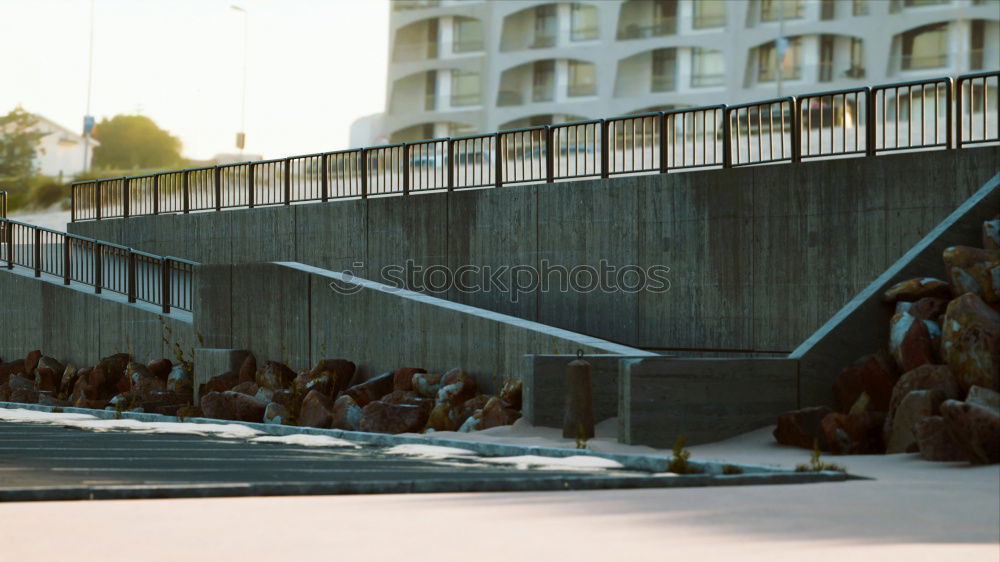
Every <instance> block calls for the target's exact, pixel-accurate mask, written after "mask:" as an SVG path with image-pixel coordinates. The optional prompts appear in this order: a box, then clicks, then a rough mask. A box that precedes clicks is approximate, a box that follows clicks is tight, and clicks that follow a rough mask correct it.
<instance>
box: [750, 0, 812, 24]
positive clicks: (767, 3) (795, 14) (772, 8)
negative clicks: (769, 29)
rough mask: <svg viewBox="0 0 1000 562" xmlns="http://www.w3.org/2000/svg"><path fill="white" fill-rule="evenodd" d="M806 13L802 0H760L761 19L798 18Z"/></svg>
mask: <svg viewBox="0 0 1000 562" xmlns="http://www.w3.org/2000/svg"><path fill="white" fill-rule="evenodd" d="M804 13H805V5H804V4H803V3H802V0H760V20H761V21H779V20H782V19H786V20H793V19H798V18H801V17H802V16H803V14H804Z"/></svg>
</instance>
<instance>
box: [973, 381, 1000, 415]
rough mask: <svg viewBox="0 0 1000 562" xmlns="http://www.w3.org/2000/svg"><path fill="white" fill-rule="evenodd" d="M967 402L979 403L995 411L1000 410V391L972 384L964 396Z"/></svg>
mask: <svg viewBox="0 0 1000 562" xmlns="http://www.w3.org/2000/svg"><path fill="white" fill-rule="evenodd" d="M965 401H966V402H968V403H969V404H979V405H980V406H983V407H986V408H989V409H991V410H994V411H996V412H1000V392H997V391H995V390H990V389H988V388H986V387H982V386H973V387H972V388H970V389H969V394H968V395H967V396H966V397H965Z"/></svg>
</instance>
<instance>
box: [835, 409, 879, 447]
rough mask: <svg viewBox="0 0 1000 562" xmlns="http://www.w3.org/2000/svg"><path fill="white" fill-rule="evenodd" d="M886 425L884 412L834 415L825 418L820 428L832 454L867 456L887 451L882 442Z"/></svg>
mask: <svg viewBox="0 0 1000 562" xmlns="http://www.w3.org/2000/svg"><path fill="white" fill-rule="evenodd" d="M884 423H885V413H884V412H871V411H868V412H862V413H860V414H840V413H832V414H828V415H827V416H826V417H825V418H823V421H821V422H820V428H821V430H822V432H823V437H824V438H825V440H826V442H827V443H828V444H829V446H830V452H833V453H839V454H842V455H865V454H873V453H882V452H884V451H885V445H884V444H883V441H882V426H883V424H884Z"/></svg>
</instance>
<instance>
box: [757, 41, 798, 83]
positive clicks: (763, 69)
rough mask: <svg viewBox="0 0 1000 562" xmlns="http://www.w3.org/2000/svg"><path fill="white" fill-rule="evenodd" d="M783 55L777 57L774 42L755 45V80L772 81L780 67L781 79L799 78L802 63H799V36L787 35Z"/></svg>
mask: <svg viewBox="0 0 1000 562" xmlns="http://www.w3.org/2000/svg"><path fill="white" fill-rule="evenodd" d="M786 40H787V42H788V43H787V48H786V49H785V56H784V57H782V58H781V60H779V59H778V48H777V44H776V42H771V43H768V44H766V45H761V46H760V47H757V81H758V82H774V81H775V80H777V79H778V71H779V68H780V71H781V78H782V79H783V80H796V79H798V78H801V75H802V65H801V64H799V61H800V60H802V58H801V40H800V38H799V37H789V38H787V39H786Z"/></svg>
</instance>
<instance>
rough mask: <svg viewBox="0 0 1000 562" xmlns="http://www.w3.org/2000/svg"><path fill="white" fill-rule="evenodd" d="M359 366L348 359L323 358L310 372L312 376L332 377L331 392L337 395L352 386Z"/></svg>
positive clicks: (332, 394)
mask: <svg viewBox="0 0 1000 562" xmlns="http://www.w3.org/2000/svg"><path fill="white" fill-rule="evenodd" d="M356 371H357V366H356V365H355V364H354V363H352V362H351V361H348V360H347V359H323V360H322V361H320V362H318V363H316V366H315V367H313V368H312V371H310V372H309V374H310V375H312V378H314V379H315V378H318V377H321V376H323V375H327V376H329V377H330V381H331V387H330V391H329V394H330V395H331V396H336V395H337V394H339V393H341V392H343V391H344V390H345V389H347V388H348V387H350V386H351V381H352V380H353V379H354V373H355V372H356Z"/></svg>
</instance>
